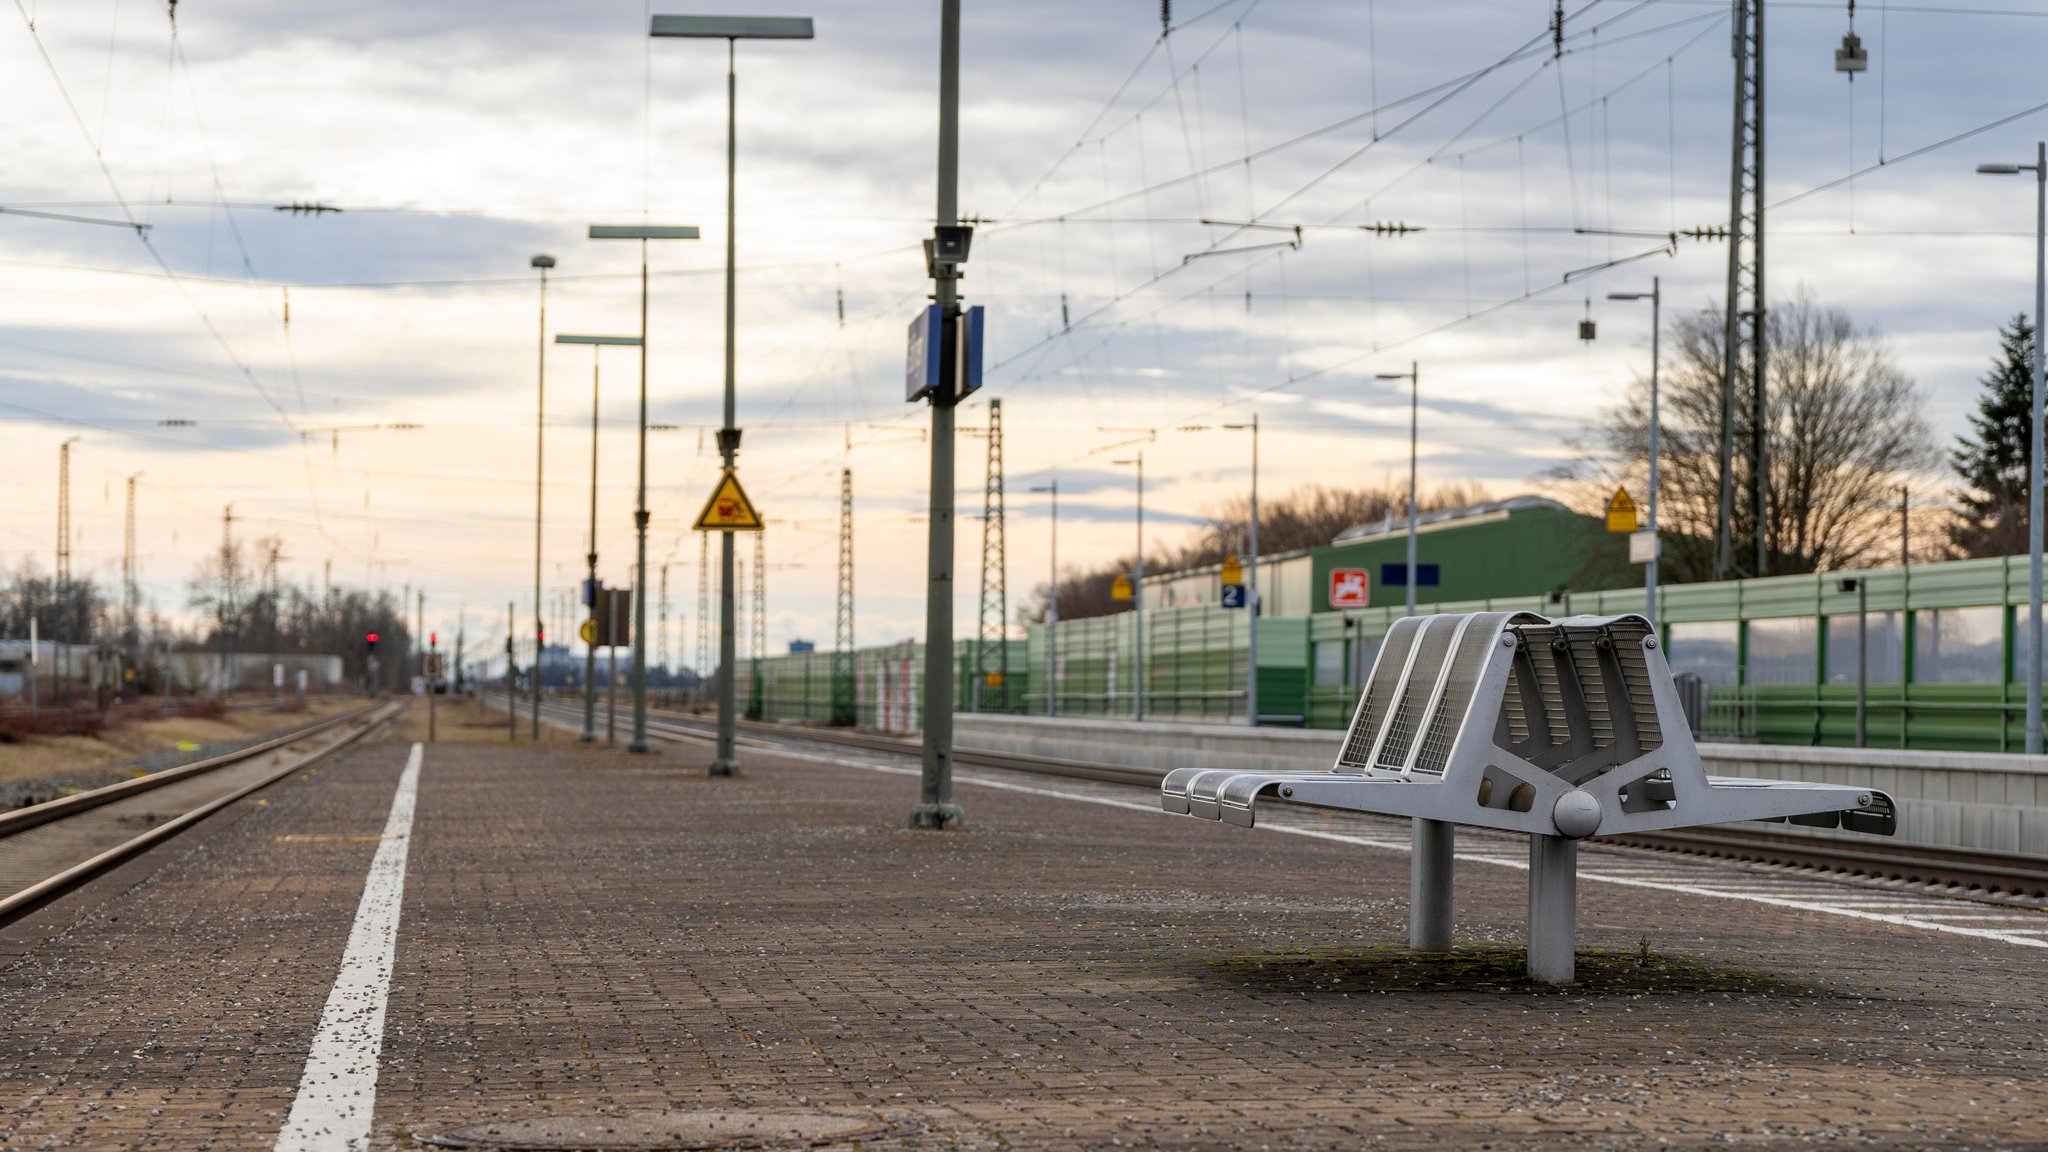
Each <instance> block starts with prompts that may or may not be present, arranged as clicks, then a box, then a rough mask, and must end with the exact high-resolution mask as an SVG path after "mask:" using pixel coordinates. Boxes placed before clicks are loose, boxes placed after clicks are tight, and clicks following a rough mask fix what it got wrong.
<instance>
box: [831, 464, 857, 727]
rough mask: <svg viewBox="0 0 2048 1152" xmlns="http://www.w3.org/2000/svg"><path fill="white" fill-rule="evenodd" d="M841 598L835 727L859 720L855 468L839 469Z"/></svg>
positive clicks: (835, 644) (835, 633)
mask: <svg viewBox="0 0 2048 1152" xmlns="http://www.w3.org/2000/svg"><path fill="white" fill-rule="evenodd" d="M838 588H839V596H838V601H839V603H838V612H837V613H836V614H835V616H834V620H833V624H832V716H831V720H832V724H833V725H834V726H836V727H841V728H844V727H850V726H852V725H853V723H854V722H855V719H856V712H855V704H854V699H855V687H854V671H853V661H854V655H853V469H851V468H842V469H840V470H839V585H838Z"/></svg>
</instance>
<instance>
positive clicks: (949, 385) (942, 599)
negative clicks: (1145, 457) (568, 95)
mask: <svg viewBox="0 0 2048 1152" xmlns="http://www.w3.org/2000/svg"><path fill="white" fill-rule="evenodd" d="M938 177H939V180H938V183H939V194H938V218H939V219H938V223H939V225H940V226H941V227H947V228H950V227H954V226H956V225H958V224H959V223H960V206H959V186H960V0H941V2H940V5H939V172H938ZM932 271H933V278H932V280H933V283H932V288H933V293H932V295H933V298H934V299H935V300H936V301H937V303H938V305H939V330H940V332H941V333H942V339H941V341H940V344H941V353H940V370H939V388H938V391H937V392H934V393H933V394H932V461H931V509H930V511H931V521H930V525H929V535H928V543H927V553H926V557H925V566H926V571H927V573H928V577H927V580H928V583H927V585H926V588H925V609H924V641H925V650H924V772H923V774H922V778H921V779H920V781H919V789H918V804H917V807H915V808H913V809H911V810H910V825H911V827H913V828H933V829H941V828H958V827H965V826H966V824H967V813H966V811H965V810H964V809H962V808H961V807H960V806H959V805H958V804H955V803H954V802H953V406H954V404H955V403H957V401H958V395H957V392H958V388H959V378H958V365H957V364H956V363H955V357H954V356H953V355H952V354H951V353H952V345H953V343H954V335H955V334H954V327H955V324H954V318H955V317H956V316H958V315H959V313H960V301H959V295H958V291H957V285H956V284H955V282H954V281H955V277H957V276H958V269H957V268H954V267H951V266H946V265H941V264H938V263H936V262H934V265H933V269H932Z"/></svg>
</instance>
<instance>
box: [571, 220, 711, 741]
mask: <svg viewBox="0 0 2048 1152" xmlns="http://www.w3.org/2000/svg"><path fill="white" fill-rule="evenodd" d="M590 238H591V239H592V240H638V241H639V242H640V339H639V340H637V341H635V344H636V345H637V346H638V347H639V349H640V480H639V484H638V486H637V487H636V488H635V490H634V496H633V535H634V549H635V551H634V557H635V559H634V562H633V583H632V588H633V669H632V671H633V739H632V741H631V742H630V743H628V744H627V745H626V750H627V751H628V752H645V751H647V589H646V587H645V584H646V572H647V242H648V241H649V240H695V239H696V238H697V228H696V225H694V224H592V225H591V226H590ZM593 539H594V537H593ZM614 658H616V653H614Z"/></svg>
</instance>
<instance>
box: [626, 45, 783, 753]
mask: <svg viewBox="0 0 2048 1152" xmlns="http://www.w3.org/2000/svg"><path fill="white" fill-rule="evenodd" d="M648 35H650V36H653V37H655V38H657V39H661V38H671V37H673V38H681V39H686V40H723V41H725V423H724V424H723V425H722V426H721V427H720V428H719V431H718V454H719V456H720V457H721V459H722V460H723V462H724V464H725V467H726V470H727V471H730V470H731V469H732V468H733V467H734V465H735V464H736V462H737V459H738V457H739V451H740V430H739V427H738V425H737V421H736V419H735V412H734V403H733V376H734V362H735V361H734V353H735V348H734V341H733V333H734V330H735V326H736V323H737V321H736V315H737V313H736V311H735V308H736V300H737V296H736V293H735V290H734V280H733V269H734V258H735V253H736V251H737V242H736V239H735V231H736V224H735V220H736V217H737V203H738V201H737V190H736V185H735V181H734V173H735V172H736V170H737V168H738V157H739V152H738V148H739V143H738V141H739V132H738V124H739V121H738V112H737V108H738V105H739V69H738V61H737V56H738V50H739V42H740V41H741V40H809V39H811V36H812V30H811V21H810V18H809V17H807V16H795V17H790V16H656V17H654V18H653V22H652V24H651V25H650V26H649V28H648ZM718 539H719V543H718V562H719V572H720V579H719V582H718V621H719V627H718V659H719V669H720V672H719V685H718V752H717V755H716V757H715V758H714V759H713V760H712V761H711V774H712V775H713V776H730V775H732V774H733V772H734V771H735V769H736V768H737V764H736V759H737V757H736V755H735V752H734V745H735V739H736V737H737V735H738V731H737V724H736V722H735V721H736V718H735V715H734V709H735V705H736V700H735V698H734V691H733V682H734V679H735V677H734V676H733V664H734V662H735V661H736V660H737V658H738V653H737V651H736V650H735V645H734V643H733V627H734V619H733V617H734V609H733V544H732V533H730V532H721V533H719V537H718ZM642 542H643V549H644V545H645V536H644V535H643V536H642ZM641 560H642V566H643V567H644V566H645V561H646V555H645V553H644V551H643V553H642V556H641ZM635 685H636V687H635V691H634V696H633V724H634V728H633V739H634V741H635V743H636V744H642V743H643V742H644V740H645V738H646V732H645V722H646V697H645V695H644V694H643V692H642V689H641V686H642V685H644V681H642V680H636V681H635Z"/></svg>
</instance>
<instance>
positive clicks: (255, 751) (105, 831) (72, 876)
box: [0, 700, 403, 925]
mask: <svg viewBox="0 0 2048 1152" xmlns="http://www.w3.org/2000/svg"><path fill="white" fill-rule="evenodd" d="M402 707H403V704H402V702H400V701H395V700H394V701H386V702H384V703H381V704H373V705H371V706H369V707H366V708H361V709H357V710H356V711H354V712H347V713H343V714H342V715H340V716H333V717H329V718H327V719H325V720H320V721H316V722H314V723H312V724H308V725H305V726H304V727H301V728H297V729H294V730H293V731H291V732H288V733H286V734H284V735H282V736H278V737H274V738H272V739H269V740H265V741H263V742H261V743H259V744H255V745H252V746H250V747H248V748H244V749H241V750H239V751H236V752H231V753H228V754H226V755H224V756H214V757H211V758H209V759H205V760H200V761H196V762H194V763H191V764H186V765H182V766H180V767H177V768H167V769H164V770H163V771H161V772H152V773H150V774H149V775H147V776H138V777H136V778H135V779H132V780H123V781H121V782H120V783H118V784H109V785H107V786H106V787H104V788H94V789H92V790H90V791H86V792H79V793H75V794H73V795H70V796H65V797H62V798H60V799H56V800H49V801H45V802H44V803H41V804H35V805H31V806H30V807H27V808H17V809H15V810H13V811H10V812H6V813H4V814H0V925H5V924H8V923H11V922H13V921H15V920H17V919H20V918H21V917H23V916H26V915H28V914H29V913H31V912H34V911H35V910H36V909H38V908H40V907H42V906H43V905H45V904H47V903H49V902H50V901H52V900H54V899H56V898H57V897H59V896H62V895H64V894H65V893H67V892H70V891H73V890H75V889H77V888H78V887H80V886H81V885H84V884H86V883H87V882H89V881H91V880H93V879H94V878H96V877H98V876H101V875H104V874H105V873H106V872H108V871H110V870H112V869H113V868H115V867H117V866H119V865H120V864H122V863H123V862H125V861H127V860H129V859H131V858H133V857H134V856H136V855H138V854H139V853H141V852H144V851H146V850H148V849H149V848H151V847H154V846H155V845H157V844H160V843H162V842H164V841H165V840H168V839H170V838H171V837H173V836H176V835H177V834H178V833H180V832H183V831H185V830H186V829H188V828H190V827H192V826H193V825H195V824H197V823H199V822H200V821H202V820H204V819H206V818H207V817H208V816H211V815H212V814H213V813H215V812H218V811H220V810H221V809H222V808H225V807H227V806H228V805H230V804H233V803H235V802H236V801H238V800H241V799H242V798H244V797H246V796H249V795H251V794H253V793H255V792H258V791H260V790H262V789H263V788H266V787H268V786H270V785H271V784H274V783H276V782H277V781H279V780H282V779H284V778H285V777H287V776H289V775H291V774H292V773H294V772H298V771H300V770H302V769H304V768H306V767H307V766H309V765H311V764H312V763H314V762H315V761H318V760H320V759H322V758H324V757H326V756H329V755H332V754H333V753H334V752H336V751H339V750H340V749H342V748H344V747H347V746H348V745H350V744H352V743H354V742H355V741H357V740H360V739H362V738H363V737H364V736H366V735H368V734H369V733H370V732H372V731H373V730H375V729H376V728H377V727H378V726H379V725H381V724H383V723H384V722H385V721H387V720H389V719H390V718H391V717H393V716H395V715H397V713H398V712H399V710H400V709H401V708H402Z"/></svg>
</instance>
